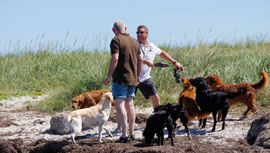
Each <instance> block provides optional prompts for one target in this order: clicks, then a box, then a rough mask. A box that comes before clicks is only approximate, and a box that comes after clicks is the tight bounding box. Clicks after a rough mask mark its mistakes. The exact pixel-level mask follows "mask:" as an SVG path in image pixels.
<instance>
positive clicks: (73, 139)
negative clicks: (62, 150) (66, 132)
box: [71, 133, 77, 144]
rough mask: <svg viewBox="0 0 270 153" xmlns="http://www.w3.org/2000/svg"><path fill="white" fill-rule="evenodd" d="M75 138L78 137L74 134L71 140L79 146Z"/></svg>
mask: <svg viewBox="0 0 270 153" xmlns="http://www.w3.org/2000/svg"><path fill="white" fill-rule="evenodd" d="M75 137H76V134H75V133H72V135H71V140H72V142H73V143H74V144H77V143H76V141H75Z"/></svg>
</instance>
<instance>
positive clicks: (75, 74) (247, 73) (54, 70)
mask: <svg viewBox="0 0 270 153" xmlns="http://www.w3.org/2000/svg"><path fill="white" fill-rule="evenodd" d="M161 48H162V49H163V50H165V51H167V52H168V53H169V54H170V55H171V56H172V57H173V58H174V59H176V60H177V61H179V62H180V63H181V64H182V65H183V66H185V68H186V69H187V70H186V71H184V72H181V74H180V75H181V77H191V76H192V77H197V76H206V75H208V74H217V75H218V76H219V77H220V78H221V79H222V80H223V81H224V82H225V83H228V84H232V83H238V82H250V83H256V82H258V81H259V80H260V79H261V76H260V74H259V72H260V71H265V72H267V73H268V74H270V43H267V42H256V41H247V42H244V43H238V44H234V45H230V44H226V43H214V44H210V45H206V44H199V45H196V46H186V47H169V48H168V47H162V46H161ZM109 60H110V53H109V51H107V52H106V51H105V52H98V51H87V50H84V49H80V50H77V51H73V52H60V53H55V52H54V51H51V50H39V51H38V52H31V51H29V52H24V53H22V54H18V55H6V56H0V65H1V66H0V95H5V97H7V96H8V95H14V94H20V95H22V94H34V93H41V94H42V93H47V94H49V95H50V97H49V98H48V99H45V100H44V101H42V102H40V103H39V104H37V105H36V106H35V109H39V110H43V111H49V112H53V111H57V110H63V109H70V108H71V107H70V106H71V98H72V97H73V96H75V95H78V94H80V93H83V92H87V91H91V90H95V89H110V88H111V87H110V86H104V85H103V81H104V78H105V76H106V73H107V70H108V65H109ZM156 61H157V62H158V61H163V59H161V58H156ZM165 62H166V61H165ZM151 76H152V78H153V80H154V82H155V83H156V84H157V86H158V90H159V94H160V97H161V102H162V103H168V102H176V101H177V98H178V96H179V94H180V92H181V90H182V86H181V84H177V83H176V82H175V79H174V77H173V66H171V67H168V68H153V69H152V73H151ZM258 93H259V94H258V101H259V103H260V104H262V105H266V106H268V105H269V100H270V94H269V93H270V92H269V87H267V88H265V89H263V90H261V91H259V92H258ZM135 104H136V105H146V106H150V105H151V104H150V103H149V102H147V100H145V99H144V97H143V96H142V94H141V93H140V92H138V94H137V96H136V99H135Z"/></svg>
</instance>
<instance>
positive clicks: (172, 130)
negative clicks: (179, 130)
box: [169, 128, 174, 146]
mask: <svg viewBox="0 0 270 153" xmlns="http://www.w3.org/2000/svg"><path fill="white" fill-rule="evenodd" d="M173 132H174V128H173V129H171V131H169V133H171V134H172V133H173ZM171 146H174V143H173V137H171Z"/></svg>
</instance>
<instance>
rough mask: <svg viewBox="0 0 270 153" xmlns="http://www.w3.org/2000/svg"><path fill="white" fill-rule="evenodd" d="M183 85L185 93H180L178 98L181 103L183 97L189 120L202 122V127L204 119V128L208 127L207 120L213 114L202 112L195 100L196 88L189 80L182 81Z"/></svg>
mask: <svg viewBox="0 0 270 153" xmlns="http://www.w3.org/2000/svg"><path fill="white" fill-rule="evenodd" d="M181 82H182V85H183V91H182V92H181V93H180V95H179V98H178V103H179V102H180V99H181V97H182V96H184V98H183V104H184V106H185V109H186V111H187V112H188V120H189V121H192V120H200V124H199V126H200V125H201V121H202V120H201V119H204V123H203V125H202V128H204V127H205V125H206V118H207V117H208V116H209V115H210V114H211V112H202V111H200V107H199V106H198V105H197V103H196V100H195V88H194V87H193V86H192V85H191V84H190V82H189V79H184V78H183V79H181Z"/></svg>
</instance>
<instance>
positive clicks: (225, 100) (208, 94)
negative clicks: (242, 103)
mask: <svg viewBox="0 0 270 153" xmlns="http://www.w3.org/2000/svg"><path fill="white" fill-rule="evenodd" d="M189 82H190V84H191V85H192V86H194V87H195V88H196V102H197V104H198V105H199V106H200V108H201V111H207V112H212V115H213V118H214V125H213V128H212V131H215V130H216V122H217V121H216V115H217V112H218V111H219V110H222V121H223V123H222V130H224V129H225V119H226V116H227V114H228V111H229V108H230V102H229V99H230V98H233V97H236V96H238V95H240V94H241V93H242V92H243V91H239V92H234V93H228V94H227V93H225V92H219V91H218V92H213V91H211V90H210V88H209V86H208V84H207V81H206V80H205V79H204V78H202V77H197V78H195V79H190V80H189Z"/></svg>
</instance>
